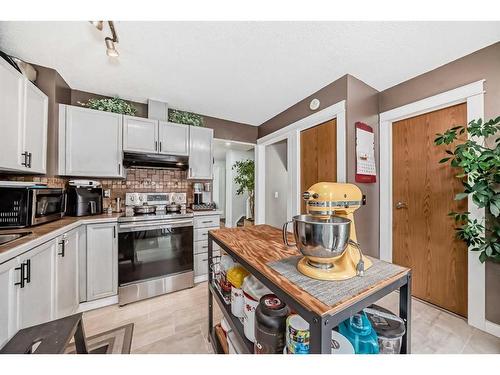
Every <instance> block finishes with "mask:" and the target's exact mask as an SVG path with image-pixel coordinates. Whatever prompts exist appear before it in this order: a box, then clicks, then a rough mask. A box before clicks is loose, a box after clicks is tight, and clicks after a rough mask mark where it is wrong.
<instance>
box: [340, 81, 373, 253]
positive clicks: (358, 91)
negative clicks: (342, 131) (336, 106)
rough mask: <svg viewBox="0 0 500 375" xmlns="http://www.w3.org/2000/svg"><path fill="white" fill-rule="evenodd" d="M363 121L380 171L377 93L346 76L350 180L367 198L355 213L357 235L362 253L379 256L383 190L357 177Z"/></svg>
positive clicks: (364, 84) (348, 171) (348, 170)
mask: <svg viewBox="0 0 500 375" xmlns="http://www.w3.org/2000/svg"><path fill="white" fill-rule="evenodd" d="M358 121H360V122H364V123H365V124H367V125H370V126H371V127H372V128H373V131H374V133H375V155H376V162H377V170H378V159H379V157H378V133H379V132H378V129H379V126H378V91H377V90H375V89H374V88H373V87H370V86H368V85H367V84H366V83H364V82H363V81H360V80H359V79H357V78H356V77H353V76H351V75H348V76H347V101H346V125H347V181H348V182H351V183H355V184H356V185H358V186H359V188H360V189H361V191H362V192H363V194H365V195H366V206H362V207H361V208H360V209H359V210H357V211H356V213H355V220H356V234H357V237H358V240H359V243H360V244H361V246H362V248H363V251H364V252H365V253H366V254H368V255H371V256H373V257H377V258H378V257H379V255H380V251H379V249H380V247H379V240H380V238H379V237H380V236H379V230H380V225H379V223H380V218H379V216H380V203H379V196H380V189H379V182H378V181H377V182H376V183H373V184H363V183H359V182H355V180H354V179H355V174H356V129H355V123H356V122H358Z"/></svg>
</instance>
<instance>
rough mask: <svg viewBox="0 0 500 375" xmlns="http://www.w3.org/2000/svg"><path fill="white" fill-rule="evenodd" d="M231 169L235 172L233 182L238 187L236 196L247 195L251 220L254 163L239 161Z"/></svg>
mask: <svg viewBox="0 0 500 375" xmlns="http://www.w3.org/2000/svg"><path fill="white" fill-rule="evenodd" d="M232 169H233V170H235V171H236V175H235V176H234V182H235V183H236V184H237V185H238V187H237V190H236V194H237V195H242V194H244V193H245V192H246V193H248V199H249V204H250V214H251V216H252V219H253V218H254V208H255V162H254V161H253V160H250V159H247V160H240V161H237V162H235V163H234V164H233V167H232Z"/></svg>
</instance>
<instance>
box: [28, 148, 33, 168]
mask: <svg viewBox="0 0 500 375" xmlns="http://www.w3.org/2000/svg"><path fill="white" fill-rule="evenodd" d="M32 156H33V155H32V154H31V152H28V168H31V157H32Z"/></svg>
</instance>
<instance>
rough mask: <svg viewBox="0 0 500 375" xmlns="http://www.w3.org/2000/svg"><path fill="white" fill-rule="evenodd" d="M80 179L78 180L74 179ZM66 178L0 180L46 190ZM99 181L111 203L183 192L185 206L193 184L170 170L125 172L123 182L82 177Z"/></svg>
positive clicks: (61, 184) (63, 183) (0, 177)
mask: <svg viewBox="0 0 500 375" xmlns="http://www.w3.org/2000/svg"><path fill="white" fill-rule="evenodd" d="M76 178H81V177H75V179H76ZM70 179H72V178H69V177H44V176H32V175H30V176H25V175H0V180H10V181H34V182H40V183H45V184H47V186H49V187H65V186H66V184H67V182H68V181H69V180H70ZM81 179H89V180H95V181H99V182H101V184H102V187H103V189H104V190H108V189H109V190H111V202H112V204H113V208H114V202H115V199H116V198H117V197H120V198H121V199H122V200H123V201H124V199H125V193H127V192H140V193H147V192H166V193H171V192H177V193H186V194H187V201H188V205H189V204H190V203H192V201H193V183H192V182H191V181H190V180H188V179H187V171H181V170H170V169H135V168H134V169H127V170H126V178H125V179H123V180H122V179H106V178H81ZM109 203H110V198H105V199H104V208H105V209H106V208H107V207H108V206H109Z"/></svg>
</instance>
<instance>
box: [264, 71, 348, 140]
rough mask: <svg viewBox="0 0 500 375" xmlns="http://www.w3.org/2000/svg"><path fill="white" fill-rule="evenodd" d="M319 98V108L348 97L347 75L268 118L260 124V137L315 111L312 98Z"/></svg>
mask: <svg viewBox="0 0 500 375" xmlns="http://www.w3.org/2000/svg"><path fill="white" fill-rule="evenodd" d="M314 98H316V99H319V101H320V102H321V106H320V108H319V109H318V110H321V109H323V108H326V107H329V106H331V105H332V104H335V103H338V102H340V101H341V100H345V99H347V75H345V76H343V77H341V78H339V79H337V80H336V81H334V82H332V83H330V84H329V85H328V86H325V87H323V88H322V89H320V90H318V91H316V92H315V93H313V94H311V95H309V96H308V97H307V98H305V99H302V100H301V101H300V102H298V103H296V104H294V105H292V106H291V107H289V108H287V109H286V110H284V111H283V112H281V113H279V114H278V115H276V116H274V117H273V118H271V119H269V120H267V121H266V122H264V123H263V124H262V125H260V126H259V138H262V137H264V136H265V135H268V134H271V133H273V132H275V131H276V130H278V129H281V128H284V127H285V126H288V125H290V124H292V123H294V122H295V121H297V120H300V119H301V118H304V117H307V116H309V115H311V114H313V113H314V112H316V111H318V110H316V111H312V110H311V109H310V108H309V103H310V102H311V100H312V99H314Z"/></svg>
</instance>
